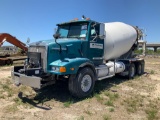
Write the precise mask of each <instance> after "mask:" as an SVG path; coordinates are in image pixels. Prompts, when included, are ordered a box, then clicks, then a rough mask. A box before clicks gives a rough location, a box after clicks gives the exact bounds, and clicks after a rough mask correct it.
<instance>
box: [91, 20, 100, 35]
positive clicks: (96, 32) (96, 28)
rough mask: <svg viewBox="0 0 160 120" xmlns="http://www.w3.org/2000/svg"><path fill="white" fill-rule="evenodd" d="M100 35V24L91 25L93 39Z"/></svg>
mask: <svg viewBox="0 0 160 120" xmlns="http://www.w3.org/2000/svg"><path fill="white" fill-rule="evenodd" d="M97 35H99V24H95V23H92V25H91V37H95V36H97Z"/></svg>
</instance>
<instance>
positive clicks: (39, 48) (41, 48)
mask: <svg viewBox="0 0 160 120" xmlns="http://www.w3.org/2000/svg"><path fill="white" fill-rule="evenodd" d="M28 52H38V53H41V65H42V68H43V69H44V71H45V70H46V67H47V66H46V65H47V50H46V48H45V46H31V47H29V50H28Z"/></svg>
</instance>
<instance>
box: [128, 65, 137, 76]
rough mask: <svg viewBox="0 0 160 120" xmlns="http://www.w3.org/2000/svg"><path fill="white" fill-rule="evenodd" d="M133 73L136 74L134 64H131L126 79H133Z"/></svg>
mask: <svg viewBox="0 0 160 120" xmlns="http://www.w3.org/2000/svg"><path fill="white" fill-rule="evenodd" d="M135 73H136V68H135V65H134V63H131V64H130V67H129V73H128V79H133V78H134V76H135Z"/></svg>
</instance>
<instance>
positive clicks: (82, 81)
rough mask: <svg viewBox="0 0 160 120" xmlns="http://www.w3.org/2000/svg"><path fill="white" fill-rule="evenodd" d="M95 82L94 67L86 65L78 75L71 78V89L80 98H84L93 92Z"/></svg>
mask: <svg viewBox="0 0 160 120" xmlns="http://www.w3.org/2000/svg"><path fill="white" fill-rule="evenodd" d="M94 84H95V77H94V73H93V71H92V69H90V68H89V67H85V68H83V69H80V70H79V72H78V74H77V75H71V76H70V78H69V91H70V93H71V94H72V95H73V96H75V97H78V98H83V97H86V96H88V95H90V94H91V92H92V91H93V88H94Z"/></svg>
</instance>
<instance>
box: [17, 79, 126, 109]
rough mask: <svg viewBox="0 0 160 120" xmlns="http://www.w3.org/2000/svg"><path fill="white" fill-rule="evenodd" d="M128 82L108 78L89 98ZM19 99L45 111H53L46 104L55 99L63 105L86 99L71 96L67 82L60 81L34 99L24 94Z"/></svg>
mask: <svg viewBox="0 0 160 120" xmlns="http://www.w3.org/2000/svg"><path fill="white" fill-rule="evenodd" d="M126 80H128V79H126V78H124V77H119V76H118V77H113V78H108V79H105V80H102V81H96V83H95V88H94V92H93V93H92V94H91V95H90V96H89V98H92V97H94V96H95V94H100V92H101V91H103V90H110V88H111V87H113V86H115V85H118V84H120V83H122V82H124V81H126ZM115 92H116V91H115ZM18 97H19V98H20V99H21V100H22V102H23V103H28V104H31V105H33V106H34V107H37V108H41V109H44V110H50V109H52V108H51V107H48V106H44V104H45V103H46V102H48V101H50V100H53V99H54V100H55V101H59V102H62V103H65V102H68V101H71V102H72V103H73V104H74V103H76V102H80V101H82V100H84V99H85V98H84V99H78V98H75V97H73V96H71V94H70V92H69V90H68V82H67V81H58V82H57V83H56V84H55V85H52V86H48V87H45V88H43V89H41V90H40V91H39V92H38V93H37V95H36V96H34V97H23V93H22V92H20V93H19V94H18Z"/></svg>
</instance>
